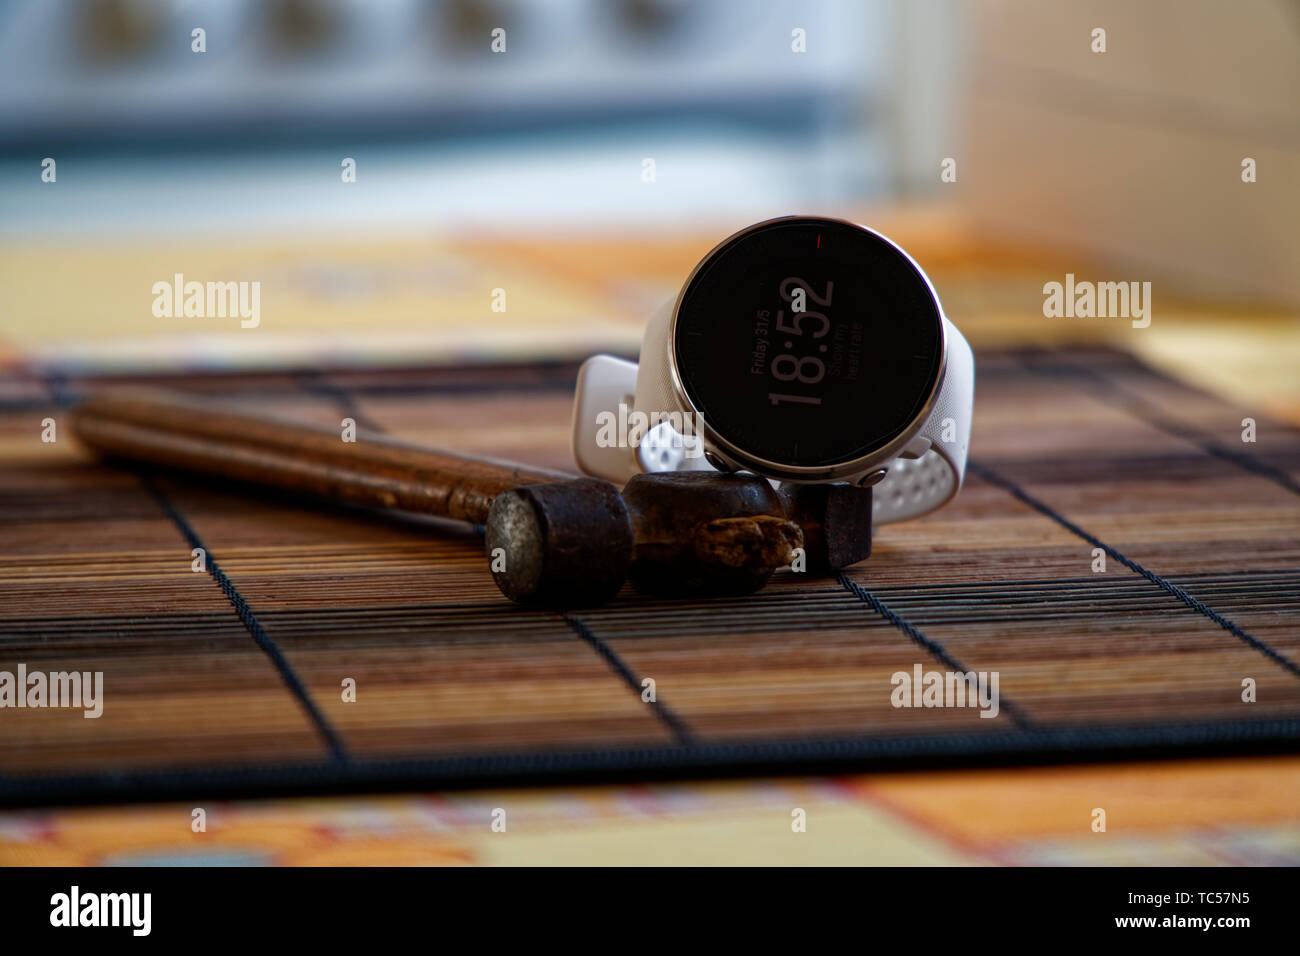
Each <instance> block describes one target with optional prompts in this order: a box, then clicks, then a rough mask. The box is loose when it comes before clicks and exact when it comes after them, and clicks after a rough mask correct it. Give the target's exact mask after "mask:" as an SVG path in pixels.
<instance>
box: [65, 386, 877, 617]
mask: <svg viewBox="0 0 1300 956" xmlns="http://www.w3.org/2000/svg"><path fill="white" fill-rule="evenodd" d="M74 430H75V432H76V434H77V436H78V437H79V438H80V439H81V441H82V442H84V443H85V444H86V445H88V446H90V447H91V448H93V449H95V450H97V451H99V452H100V453H101V454H104V455H106V456H108V457H111V458H116V459H123V460H128V461H137V462H147V463H149V464H153V465H159V466H162V467H165V468H173V469H180V470H184V471H190V472H196V473H199V474H203V475H208V476H212V477H219V478H226V479H231V480H233V481H236V482H241V483H245V484H253V485H262V486H268V487H274V488H279V489H282V490H287V491H294V492H303V493H306V494H310V495H312V496H315V497H318V498H324V499H329V500H334V501H342V502H347V503H350V504H360V505H370V506H377V507H380V508H391V509H398V510H402V511H409V512H416V513H420V514H425V515H433V516H437V517H442V518H451V519H455V520H459V521H467V522H470V523H473V524H480V525H483V526H484V539H485V544H486V547H487V553H488V556H489V560H490V567H491V571H492V575H493V578H494V579H495V581H496V583H497V586H498V587H499V588H500V589H501V591H502V593H503V594H505V595H506V597H508V598H510V599H511V600H513V601H518V602H520V603H525V604H537V605H544V606H550V607H585V606H592V605H596V604H601V603H604V602H605V601H607V600H609V599H610V598H612V597H613V596H614V595H615V594H616V593H617V592H618V590H619V588H620V587H621V586H622V584H623V582H624V581H626V580H628V579H629V578H630V579H631V581H632V583H633V585H634V586H636V587H637V588H638V589H639V590H642V591H645V592H647V593H653V594H746V593H750V592H752V591H755V590H758V589H759V588H761V587H762V586H763V585H764V584H765V583H766V582H767V580H768V578H770V577H771V574H772V572H773V570H775V569H776V568H778V567H782V566H789V565H791V564H792V563H793V562H796V561H797V560H798V559H799V556H800V555H799V552H798V551H797V550H796V549H800V548H802V549H803V555H802V557H803V559H804V561H805V566H806V568H807V569H808V570H810V571H821V570H828V569H831V568H839V567H843V566H845V565H848V564H852V563H854V562H855V561H859V560H862V559H863V558H865V557H867V556H868V554H869V553H870V549H871V497H870V494H871V492H870V489H869V488H857V487H854V486H850V485H847V484H839V485H836V484H831V485H802V486H792V487H783V488H782V489H780V490H777V489H775V488H773V486H772V485H771V484H770V483H769V482H768V481H766V480H765V479H763V478H759V477H757V476H754V475H734V474H731V475H729V474H720V473H719V474H715V473H708V472H682V473H672V472H670V473H663V474H646V475H638V476H636V477H635V478H633V479H632V480H631V481H629V482H628V483H627V485H626V486H625V488H624V489H623V492H622V494H620V493H619V491H618V489H617V488H616V487H615V486H614V485H612V484H610V483H609V482H607V481H602V480H599V479H595V478H572V477H570V476H568V475H565V474H563V473H561V472H556V471H547V470H539V469H531V468H524V467H522V466H519V465H512V464H507V463H504V462H498V461H493V460H490V459H485V458H471V457H467V456H462V455H455V454H451V453H449V452H444V451H437V450H432V449H424V448H419V447H417V446H414V445H409V444H404V443H401V442H397V441H394V440H392V439H390V438H388V437H386V436H383V435H377V434H374V433H372V432H368V431H366V430H364V429H363V430H358V431H357V432H356V436H355V437H356V440H355V441H354V442H350V441H344V440H343V439H342V435H341V434H340V432H338V431H334V430H331V429H327V428H315V427H311V426H306V425H301V424H295V423H292V422H287V421H282V420H278V419H275V418H270V417H266V416H261V415H250V414H247V413H245V412H241V411H237V410H232V409H228V408H221V407H218V406H215V405H213V404H210V403H207V402H200V401H198V400H196V399H194V398H192V397H189V396H184V395H177V394H173V393H168V392H159V391H153V390H140V389H118V390H113V391H105V392H101V393H97V394H94V395H91V396H90V397H88V398H87V399H85V400H84V401H83V402H82V403H81V404H80V405H79V406H78V408H77V409H76V415H75V422H74Z"/></svg>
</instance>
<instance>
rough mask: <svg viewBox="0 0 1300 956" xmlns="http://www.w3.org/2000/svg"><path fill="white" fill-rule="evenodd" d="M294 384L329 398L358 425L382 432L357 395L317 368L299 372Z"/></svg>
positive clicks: (296, 374)
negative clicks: (364, 410)
mask: <svg viewBox="0 0 1300 956" xmlns="http://www.w3.org/2000/svg"><path fill="white" fill-rule="evenodd" d="M293 381H294V384H295V385H297V386H298V387H299V388H301V389H302V390H303V391H304V392H306V393H307V394H309V395H315V396H317V397H319V398H324V399H328V400H329V401H331V402H333V403H334V406H335V407H336V408H337V409H338V410H339V411H340V412H342V413H343V415H344V416H345V417H347V418H351V419H352V420H353V421H354V422H356V423H357V425H358V426H359V427H361V428H364V429H365V430H366V431H371V432H375V433H376V434H382V433H383V431H384V429H383V428H382V427H381V426H380V424H379V423H378V422H376V421H375V420H374V419H373V418H371V417H370V416H368V415H366V413H365V412H363V411H361V406H360V405H358V404H357V400H356V396H354V395H353V394H352V393H351V392H350V391H348V390H347V389H346V388H344V387H343V386H341V385H335V384H333V383H332V382H328V381H326V380H325V377H324V376H323V375H321V374H320V372H317V371H315V370H310V371H302V372H297V373H295V374H294V376H293Z"/></svg>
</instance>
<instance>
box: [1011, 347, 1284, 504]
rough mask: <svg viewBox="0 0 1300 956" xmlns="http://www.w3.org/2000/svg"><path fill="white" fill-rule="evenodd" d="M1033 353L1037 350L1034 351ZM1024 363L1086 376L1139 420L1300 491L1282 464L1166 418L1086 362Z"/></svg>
mask: <svg viewBox="0 0 1300 956" xmlns="http://www.w3.org/2000/svg"><path fill="white" fill-rule="evenodd" d="M1031 354H1037V353H1036V352H1035V353H1031ZM1023 364H1024V366H1025V367H1026V368H1028V369H1029V370H1030V371H1031V372H1035V373H1037V374H1039V375H1043V374H1050V371H1049V370H1064V371H1066V372H1069V373H1070V374H1072V375H1076V376H1078V377H1081V378H1084V379H1086V380H1088V382H1089V383H1090V384H1091V388H1090V389H1089V390H1090V391H1091V392H1092V394H1093V395H1094V396H1095V397H1096V398H1098V399H1100V400H1101V401H1103V402H1106V403H1107V404H1108V405H1112V406H1114V407H1116V408H1121V409H1123V410H1124V411H1126V412H1128V413H1129V414H1131V415H1133V416H1134V417H1136V418H1138V419H1139V420H1141V421H1143V422H1145V423H1146V424H1148V425H1150V426H1151V427H1152V428H1155V429H1158V430H1159V431H1162V432H1164V433H1165V434H1167V435H1172V436H1173V437H1174V438H1179V439H1181V440H1183V441H1185V442H1188V443H1189V444H1192V445H1195V446H1196V447H1197V448H1199V449H1201V451H1203V452H1205V453H1206V454H1207V455H1213V456H1214V457H1215V458H1222V459H1223V460H1224V461H1227V462H1231V463H1232V464H1234V465H1236V466H1237V467H1238V468H1241V469H1242V470H1243V471H1248V472H1250V473H1251V474H1253V475H1258V476H1259V477H1261V478H1267V479H1268V480H1269V481H1272V482H1275V483H1276V484H1278V485H1281V486H1282V487H1283V488H1285V489H1286V490H1287V491H1289V492H1291V493H1292V494H1293V495H1300V484H1298V483H1297V482H1296V481H1295V479H1294V478H1292V477H1291V476H1290V475H1288V474H1287V473H1286V472H1285V471H1283V470H1282V469H1280V468H1275V467H1274V466H1273V465H1270V464H1269V463H1268V462H1266V461H1261V460H1260V459H1259V458H1257V457H1256V456H1254V455H1252V454H1250V453H1248V452H1244V451H1234V450H1232V449H1231V448H1225V447H1224V446H1223V445H1220V444H1219V443H1218V442H1217V441H1215V440H1214V439H1213V438H1211V437H1210V436H1209V435H1207V434H1205V433H1204V432H1202V431H1200V430H1199V429H1197V428H1193V427H1192V426H1190V425H1184V424H1182V423H1181V422H1177V421H1174V420H1173V419H1170V418H1166V417H1165V416H1164V414H1163V413H1162V412H1161V411H1160V409H1159V408H1157V407H1156V406H1155V405H1154V404H1153V403H1151V402H1149V401H1147V400H1146V399H1145V398H1142V397H1141V396H1140V395H1135V394H1134V393H1133V392H1131V391H1129V390H1128V389H1127V388H1125V387H1124V386H1123V385H1121V384H1119V382H1117V381H1115V379H1113V378H1109V377H1107V376H1105V375H1103V374H1101V373H1100V372H1098V371H1096V370H1095V369H1091V368H1088V367H1086V366H1083V365H1075V364H1073V363H1071V362H1063V361H1060V360H1059V359H1055V358H1049V359H1048V364H1042V365H1040V364H1035V363H1034V362H1032V361H1028V360H1025V361H1024V362H1023Z"/></svg>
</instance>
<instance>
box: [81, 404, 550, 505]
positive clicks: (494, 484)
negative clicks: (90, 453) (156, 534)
mask: <svg viewBox="0 0 1300 956" xmlns="http://www.w3.org/2000/svg"><path fill="white" fill-rule="evenodd" d="M73 427H74V430H75V431H76V433H77V437H78V438H80V439H81V440H82V441H83V442H85V443H86V444H87V445H89V446H90V447H92V448H94V449H96V450H97V451H100V452H102V453H104V454H106V455H109V456H112V457H116V458H124V459H129V460H132V461H141V462H148V463H150V464H154V465H161V466H163V467H166V468H179V469H183V470H186V471H193V472H198V473H201V474H204V475H211V476H214V477H221V478H230V479H233V480H236V481H240V482H248V483H252V484H259V485H268V486H271V487H275V488H281V489H284V490H287V491H300V492H303V493H305V494H311V495H316V496H321V497H325V498H331V499H335V500H339V501H346V502H350V503H353V504H363V505H376V506H379V507H382V508H398V509H401V510H403V511H414V512H419V513H421V514H429V515H437V516H439V517H444V518H455V519H458V520H461V521H470V522H474V523H478V524H482V523H483V522H484V521H485V520H486V519H487V513H488V509H489V508H490V507H491V506H492V499H493V498H495V497H496V496H497V495H499V494H500V493H501V492H503V491H508V490H510V489H511V488H517V487H519V486H520V485H532V484H541V483H544V482H552V481H563V480H565V479H567V478H570V477H572V476H570V475H565V474H562V473H560V472H554V471H545V470H539V469H528V468H523V467H520V466H518V465H511V464H508V463H505V462H497V461H491V460H489V459H483V458H467V457H463V456H461V455H453V454H450V453H448V452H443V451H435V450H431V449H423V448H419V447H416V446H414V445H406V444H402V443H400V442H396V441H393V440H391V439H389V438H386V437H384V436H380V435H375V434H374V433H371V432H367V431H365V430H358V432H357V435H356V439H357V440H356V441H355V442H345V441H343V440H342V436H341V433H340V432H339V431H336V430H333V429H328V428H315V427H312V426H308V425H298V424H294V423H292V422H286V421H280V420H277V419H274V418H267V417H263V416H260V415H249V414H247V413H244V412H239V411H232V410H230V409H228V408H222V407H220V406H217V405H212V404H209V403H207V402H200V401H197V400H195V399H194V398H193V397H191V396H185V395H176V394H172V393H165V392H158V391H148V390H137V389H131V390H127V389H122V390H115V391H106V392H101V393H98V394H95V395H92V396H90V397H89V398H87V399H86V400H85V401H83V402H82V403H81V404H80V406H79V407H78V408H77V411H76V420H75V423H74V426H73Z"/></svg>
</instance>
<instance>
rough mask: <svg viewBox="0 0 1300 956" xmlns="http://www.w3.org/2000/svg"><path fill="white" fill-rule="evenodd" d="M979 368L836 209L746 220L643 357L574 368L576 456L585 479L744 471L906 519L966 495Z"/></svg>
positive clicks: (890, 252)
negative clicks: (856, 495) (831, 492)
mask: <svg viewBox="0 0 1300 956" xmlns="http://www.w3.org/2000/svg"><path fill="white" fill-rule="evenodd" d="M974 390H975V360H974V357H973V355H972V354H971V348H970V345H969V344H968V343H967V342H966V339H965V338H964V337H963V336H962V334H961V332H959V331H958V330H957V327H956V326H954V325H953V324H952V323H951V322H950V321H948V319H947V318H946V317H945V316H944V314H943V310H942V309H941V308H940V305H939V297H938V296H937V295H936V293H935V291H934V286H933V285H931V283H930V280H929V278H927V277H926V275H925V273H924V272H923V271H922V270H921V267H920V266H919V265H917V264H916V262H914V261H913V260H912V258H911V257H910V256H909V255H908V254H907V253H906V252H904V251H903V250H902V249H901V248H899V246H898V245H896V244H895V243H893V242H891V241H890V240H889V239H887V238H885V237H884V236H882V235H881V234H880V233H878V232H875V231H873V230H871V229H868V228H866V227H865V226H861V225H857V224H855V223H852V222H847V221H845V220H841V219H828V218H820V217H813V216H789V217H783V218H780V219H771V220H767V221H765V222H760V223H758V224H756V225H753V226H750V227H749V228H747V229H742V230H741V231H740V232H737V233H735V234H734V235H732V236H730V237H728V238H727V239H725V240H723V241H722V242H721V243H720V244H719V245H717V246H716V247H714V249H713V250H712V251H711V252H709V254H708V255H706V256H705V257H704V258H703V259H702V260H701V261H700V263H699V264H698V265H697V266H696V267H695V269H694V270H693V271H692V272H691V274H690V276H689V277H688V278H687V280H686V282H685V284H684V285H683V286H682V289H681V291H680V293H679V294H678V296H677V298H676V300H675V301H674V302H672V303H670V304H668V305H666V306H664V307H663V308H661V309H660V310H659V311H658V312H657V313H656V314H655V315H654V316H653V318H651V320H650V322H649V324H648V325H647V327H646V330H645V335H644V338H643V340H642V344H641V352H640V361H639V363H636V362H628V361H626V360H623V359H619V358H615V357H613V356H609V355H596V356H593V357H592V358H589V359H588V360H587V361H586V362H585V363H584V364H583V366H582V368H581V369H580V371H579V373H578V384H577V394H576V398H575V402H574V419H573V454H574V458H575V460H576V461H577V464H578V467H579V468H581V469H582V471H584V472H586V473H587V474H590V475H594V476H597V477H601V478H606V479H608V480H610V481H615V482H619V483H622V482H625V481H627V480H628V479H629V478H631V477H632V476H633V475H635V474H637V473H640V472H655V471H685V470H704V469H716V470H719V471H747V472H752V473H754V474H758V475H762V476H764V477H766V478H769V479H771V480H773V481H775V482H819V483H820V482H850V483H853V484H857V485H862V486H874V489H873V494H872V496H871V497H872V506H871V507H872V512H873V515H872V517H873V520H874V521H876V522H888V521H901V520H904V519H907V518H914V517H917V516H919V515H922V514H925V513H926V512H929V511H932V510H934V509H935V508H938V507H940V506H941V505H943V504H945V503H947V502H948V501H949V500H950V499H951V498H952V497H953V496H954V495H956V493H957V491H958V489H960V488H961V483H962V477H963V475H964V472H965V468H966V452H967V446H968V444H969V441H970V425H971V412H972V406H973V402H974Z"/></svg>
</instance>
